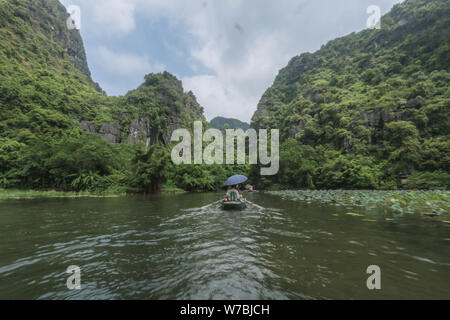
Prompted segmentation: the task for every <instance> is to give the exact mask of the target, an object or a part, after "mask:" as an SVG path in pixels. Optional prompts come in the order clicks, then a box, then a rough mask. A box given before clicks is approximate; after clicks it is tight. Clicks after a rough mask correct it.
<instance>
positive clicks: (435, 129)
mask: <svg viewBox="0 0 450 320" xmlns="http://www.w3.org/2000/svg"><path fill="white" fill-rule="evenodd" d="M449 39H450V2H449V1H441V0H406V1H404V2H403V3H402V4H398V5H396V6H395V7H394V8H393V9H392V10H391V12H390V13H388V14H387V15H385V16H384V17H383V18H382V20H381V29H380V30H377V29H373V30H369V29H368V30H364V31H362V32H359V33H353V34H350V35H348V36H346V37H343V38H339V39H336V40H333V41H331V42H329V43H328V44H326V45H324V46H323V47H322V48H321V49H320V50H319V51H317V52H315V53H304V54H301V55H300V56H297V57H295V58H293V59H292V60H291V61H290V62H289V64H288V66H287V67H285V68H284V69H282V70H281V71H280V73H279V74H278V76H277V77H276V79H275V82H274V84H273V86H272V87H271V88H269V89H268V90H267V91H266V92H265V94H264V95H263V97H262V99H261V101H260V103H259V105H258V111H257V112H256V113H255V115H254V117H253V119H252V127H255V128H279V129H280V130H281V133H280V134H281V140H282V145H281V151H280V159H281V160H280V161H281V162H280V167H281V169H280V173H279V174H278V175H277V176H274V177H260V176H259V175H258V170H257V168H254V170H252V178H253V179H254V180H258V181H259V185H260V187H268V186H271V187H272V188H274V187H275V188H281V187H290V188H292V187H296V188H299V187H300V188H332V189H334V188H359V189H366V188H367V189H396V188H400V187H404V188H449V187H450V175H449V169H450V158H449V157H450V141H449V138H450V136H449V130H450V89H449V84H450V73H449V66H450V43H449Z"/></svg>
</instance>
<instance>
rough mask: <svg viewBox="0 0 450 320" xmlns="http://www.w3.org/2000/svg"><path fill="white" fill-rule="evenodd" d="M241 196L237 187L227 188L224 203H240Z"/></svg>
mask: <svg viewBox="0 0 450 320" xmlns="http://www.w3.org/2000/svg"><path fill="white" fill-rule="evenodd" d="M241 198H242V194H241V193H240V191H239V189H238V188H237V186H232V187H228V190H227V194H226V195H225V200H226V201H241Z"/></svg>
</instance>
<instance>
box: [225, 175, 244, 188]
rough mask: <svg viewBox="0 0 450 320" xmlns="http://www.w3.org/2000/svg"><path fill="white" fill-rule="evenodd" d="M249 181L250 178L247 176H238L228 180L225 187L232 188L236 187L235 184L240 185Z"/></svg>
mask: <svg viewBox="0 0 450 320" xmlns="http://www.w3.org/2000/svg"><path fill="white" fill-rule="evenodd" d="M247 180H248V178H247V177H246V176H243V175H241V174H237V175H235V176H231V177H229V178H228V180H227V181H226V182H225V185H226V186H232V185H235V184H240V183H242V182H245V181H247Z"/></svg>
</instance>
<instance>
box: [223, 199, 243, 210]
mask: <svg viewBox="0 0 450 320" xmlns="http://www.w3.org/2000/svg"><path fill="white" fill-rule="evenodd" d="M246 206H247V204H246V203H245V201H222V209H224V210H243V209H245V207H246Z"/></svg>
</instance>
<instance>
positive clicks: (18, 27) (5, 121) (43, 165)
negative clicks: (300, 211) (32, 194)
mask: <svg viewBox="0 0 450 320" xmlns="http://www.w3.org/2000/svg"><path fill="white" fill-rule="evenodd" d="M66 19H67V13H66V10H65V8H64V7H63V6H62V5H61V4H59V2H58V1H56V0H35V1H33V2H32V3H30V2H29V1H25V0H8V1H6V0H0V65H1V66H2V67H1V69H0V188H8V189H37V190H48V189H56V190H60V191H66V192H87V193H94V194H111V193H117V194H121V193H123V192H124V191H126V190H133V191H134V190H137V191H145V192H157V191H159V190H160V189H161V188H163V190H178V189H179V188H181V189H185V190H214V189H216V188H218V187H220V186H221V184H222V183H223V181H224V180H225V178H226V176H227V175H228V171H227V170H230V169H233V167H231V168H230V167H228V168H227V167H222V166H207V167H198V166H196V167H194V166H185V167H175V166H174V165H173V164H172V162H171V161H170V159H169V158H168V154H169V149H170V134H171V132H172V130H174V129H176V128H179V127H184V128H192V125H193V121H194V120H203V121H204V118H203V109H202V108H201V106H199V105H198V103H197V102H196V100H195V97H194V95H193V94H192V93H191V92H189V93H185V92H183V88H182V85H181V82H180V81H179V80H178V79H176V78H175V77H174V76H172V75H171V74H169V73H167V72H164V73H162V74H149V75H147V76H146V77H145V81H144V83H143V84H142V85H141V86H140V87H139V88H137V89H135V90H132V91H130V92H129V93H127V94H126V95H125V96H123V97H108V96H106V95H105V94H104V93H103V92H102V91H101V90H99V87H98V85H97V84H95V83H93V82H92V80H91V79H90V74H89V69H88V68H87V63H86V58H85V53H84V48H83V44H82V40H81V37H80V35H79V33H78V32H77V31H75V30H72V31H69V30H67V28H66V26H65V22H66ZM83 121H84V122H88V124H89V125H88V128H89V130H87V132H86V130H85V131H83V130H82V129H81V125H80V124H81V122H83ZM133 121H134V124H133ZM104 124H108V125H109V126H110V127H112V128H113V130H109V131H106V132H103V138H105V139H103V138H102V137H101V135H102V131H101V127H102V126H103V125H104ZM204 124H205V126H207V125H208V124H207V123H206V121H204ZM133 125H134V127H133ZM133 130H134V131H133ZM111 139H112V140H115V142H122V143H115V144H113V143H110V141H111ZM130 140H132V141H130ZM16 192H17V191H12V193H6V194H8V195H10V196H14V195H15V194H16ZM3 194H5V193H4V192H3ZM38 194H40V193H38ZM69 195H70V194H69Z"/></svg>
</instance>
